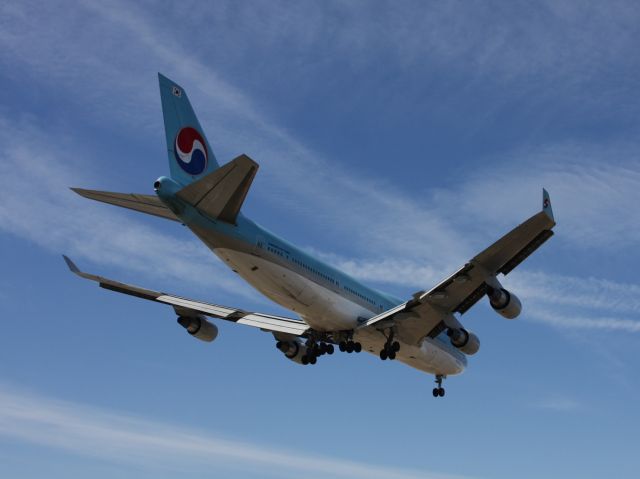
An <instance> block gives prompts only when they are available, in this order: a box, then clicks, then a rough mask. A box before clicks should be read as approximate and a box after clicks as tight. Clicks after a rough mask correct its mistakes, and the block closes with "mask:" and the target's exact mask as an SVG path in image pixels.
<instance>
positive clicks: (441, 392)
mask: <svg viewBox="0 0 640 479" xmlns="http://www.w3.org/2000/svg"><path fill="white" fill-rule="evenodd" d="M444 378H445V376H443V375H442V374H436V384H437V385H438V387H437V388H433V397H434V398H437V397H444V388H443V387H442V380H443V379H444Z"/></svg>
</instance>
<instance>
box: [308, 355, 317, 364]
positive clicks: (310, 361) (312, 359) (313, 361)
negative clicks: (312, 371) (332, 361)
mask: <svg viewBox="0 0 640 479" xmlns="http://www.w3.org/2000/svg"><path fill="white" fill-rule="evenodd" d="M316 361H317V359H316V358H315V357H314V356H311V359H309V364H315V363H316Z"/></svg>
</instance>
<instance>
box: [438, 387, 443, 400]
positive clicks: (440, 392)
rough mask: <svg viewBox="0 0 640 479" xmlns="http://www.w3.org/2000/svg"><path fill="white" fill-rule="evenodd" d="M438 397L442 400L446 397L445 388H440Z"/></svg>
mask: <svg viewBox="0 0 640 479" xmlns="http://www.w3.org/2000/svg"><path fill="white" fill-rule="evenodd" d="M438 396H440V397H441V398H443V397H444V388H438Z"/></svg>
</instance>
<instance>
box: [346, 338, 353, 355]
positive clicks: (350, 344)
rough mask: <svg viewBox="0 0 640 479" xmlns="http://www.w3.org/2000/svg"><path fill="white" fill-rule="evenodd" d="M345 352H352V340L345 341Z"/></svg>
mask: <svg viewBox="0 0 640 479" xmlns="http://www.w3.org/2000/svg"><path fill="white" fill-rule="evenodd" d="M347 352H348V353H352V352H353V341H349V342H348V343H347Z"/></svg>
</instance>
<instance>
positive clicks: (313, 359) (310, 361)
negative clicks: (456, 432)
mask: <svg viewBox="0 0 640 479" xmlns="http://www.w3.org/2000/svg"><path fill="white" fill-rule="evenodd" d="M316 361H317V359H316V357H315V356H311V359H309V364H315V363H316ZM443 395H444V393H443Z"/></svg>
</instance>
